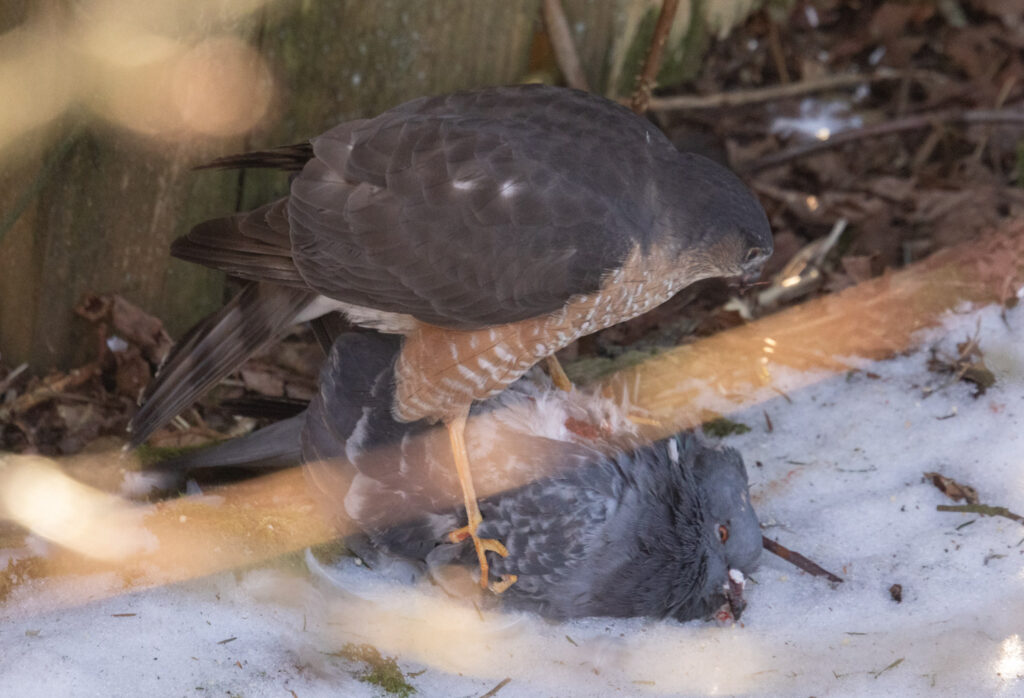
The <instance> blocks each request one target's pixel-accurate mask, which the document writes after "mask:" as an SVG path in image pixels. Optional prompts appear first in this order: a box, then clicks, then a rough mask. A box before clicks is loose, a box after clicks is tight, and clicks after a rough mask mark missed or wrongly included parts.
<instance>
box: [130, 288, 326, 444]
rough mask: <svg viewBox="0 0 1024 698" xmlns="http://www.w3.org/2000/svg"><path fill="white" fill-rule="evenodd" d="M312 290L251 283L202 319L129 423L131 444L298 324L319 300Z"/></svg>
mask: <svg viewBox="0 0 1024 698" xmlns="http://www.w3.org/2000/svg"><path fill="white" fill-rule="evenodd" d="M316 298H317V296H316V294H314V293H311V292H310V291H303V290H299V289H294V288H289V287H285V286H275V285H271V284H259V283H251V284H249V285H247V286H246V287H245V289H243V290H242V292H241V293H239V294H238V295H237V296H235V297H234V298H232V299H231V301H229V302H228V304H227V305H225V306H224V307H223V308H221V309H220V310H218V311H216V312H215V313H213V314H211V315H209V316H207V317H206V318H205V319H203V320H200V321H199V323H198V324H196V325H195V326H194V327H193V328H192V329H191V330H189V331H188V333H187V334H186V335H185V336H184V337H182V338H181V340H180V341H179V342H178V343H177V344H176V345H175V346H174V348H173V349H172V350H171V353H170V355H169V356H168V357H167V361H166V362H165V363H164V365H163V367H162V368H161V369H160V371H159V373H157V376H156V379H154V380H153V381H152V382H151V383H150V384H149V387H148V388H147V389H146V392H145V393H144V394H143V397H142V407H141V408H140V409H139V411H138V412H137V413H136V414H135V416H134V417H133V418H132V421H131V423H130V425H129V430H130V431H131V445H132V446H133V447H135V446H138V445H139V444H141V443H142V442H144V441H145V440H146V439H147V438H149V436H150V434H152V433H153V432H154V431H155V430H156V429H158V428H160V427H161V426H163V425H164V424H166V423H167V422H168V421H169V420H170V419H172V418H173V417H174V416H175V415H177V414H178V413H179V412H181V410H183V409H185V408H186V407H188V406H189V405H190V404H192V402H193V401H195V400H196V399H197V398H198V397H200V396H201V395H202V394H203V393H205V392H206V391H207V390H208V389H209V388H210V387H212V386H213V385H214V384H215V383H216V382H217V381H219V380H220V379H222V378H224V377H225V376H227V375H228V374H229V373H231V372H232V371H234V370H235V369H237V368H238V367H239V366H241V365H242V363H243V362H244V361H245V360H246V359H248V358H249V357H250V356H252V355H253V354H254V353H255V352H257V351H258V350H259V349H261V348H262V347H263V346H265V345H266V344H268V343H270V342H271V341H273V340H274V339H276V338H277V337H278V336H279V335H280V334H281V333H282V332H283V331H284V330H285V329H287V328H288V327H289V326H291V325H292V324H294V323H295V322H296V321H297V320H298V319H299V317H300V315H301V313H302V311H303V310H305V309H306V308H308V307H309V305H310V304H311V303H313V302H314V301H315V300H316Z"/></svg>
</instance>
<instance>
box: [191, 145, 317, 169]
mask: <svg viewBox="0 0 1024 698" xmlns="http://www.w3.org/2000/svg"><path fill="white" fill-rule="evenodd" d="M311 157H313V146H312V145H311V144H310V143H309V141H305V142H303V143H295V144H293V145H283V146H281V147H279V148H271V149H270V150H254V151H252V152H248V153H239V154H237V155H227V156H225V157H222V158H217V159H216V160H213V161H212V162H208V163H206V164H205V165H199V166H198V167H196V168H195V169H197V170H235V169H251V168H265V169H274V170H284V171H285V172H298V171H299V170H301V169H302V168H303V167H304V166H305V164H306V162H308V161H309V159H310V158H311Z"/></svg>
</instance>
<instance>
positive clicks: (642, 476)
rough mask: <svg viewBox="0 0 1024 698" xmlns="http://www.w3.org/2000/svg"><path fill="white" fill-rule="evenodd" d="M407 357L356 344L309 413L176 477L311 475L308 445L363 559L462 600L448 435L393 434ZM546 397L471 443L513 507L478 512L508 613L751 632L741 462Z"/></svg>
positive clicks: (749, 537) (335, 359)
mask: <svg viewBox="0 0 1024 698" xmlns="http://www.w3.org/2000/svg"><path fill="white" fill-rule="evenodd" d="M399 347H400V340H399V339H398V338H396V337H391V336H387V335H376V334H360V335H356V334H348V335H343V336H342V337H340V338H339V339H338V341H337V342H336V343H335V345H334V347H333V349H332V351H331V354H330V356H329V357H328V360H327V362H326V363H325V365H324V368H323V370H322V372H321V376H320V390H319V393H318V395H317V396H316V398H315V399H314V400H313V402H312V403H311V404H310V406H309V408H308V410H307V411H306V413H304V414H303V415H300V416H299V417H297V418H293V419H291V420H288V421H286V422H282V423H279V424H278V425H275V427H276V429H277V431H276V432H273V433H265V432H267V430H266V429H264V430H262V431H260V432H256V433H254V434H252V435H250V436H249V437H245V438H244V439H239V440H236V441H234V442H227V443H225V444H224V445H222V446H220V447H217V448H214V449H210V450H208V451H204V452H201V453H200V454H196V458H197V459H198V460H196V462H193V463H191V464H189V463H185V462H182V461H178V462H177V464H176V465H177V466H179V467H180V466H183V465H193V466H197V467H204V466H210V465H214V464H216V463H217V462H218V461H220V462H223V463H226V464H231V465H239V464H243V463H245V462H246V460H247V458H246V456H247V454H249V455H251V456H252V461H254V462H256V461H262V462H263V463H273V464H275V465H280V464H282V463H283V462H285V461H288V460H296V461H297V460H299V459H300V458H299V455H298V449H297V448H296V443H301V460H303V461H306V462H308V463H309V472H310V476H311V479H312V481H313V483H314V485H315V488H316V490H317V491H318V492H319V493H320V494H321V495H322V496H323V497H324V499H325V501H326V503H327V505H328V506H329V507H330V508H331V510H332V511H334V512H337V514H338V516H341V517H345V518H348V519H351V520H352V521H353V522H354V523H355V524H357V526H358V527H359V528H361V529H362V531H363V532H364V534H363V535H362V536H358V537H356V538H355V539H353V540H351V541H350V542H351V544H352V546H353V548H354V549H356V550H357V551H358V552H359V554H360V555H361V556H363V557H364V558H365V559H367V560H368V562H370V564H371V567H376V566H377V565H382V566H385V565H389V564H390V563H393V562H395V561H402V562H404V563H406V564H404V565H398V566H397V567H400V568H402V569H404V570H408V569H409V565H408V564H407V563H408V562H412V563H414V565H413V567H414V568H417V569H419V570H421V571H426V572H428V573H430V574H431V575H432V576H433V577H434V579H435V580H437V581H439V582H441V583H443V584H444V586H445V587H446V588H452V583H451V582H452V580H453V579H457V576H453V570H454V571H456V572H457V571H458V570H464V572H463V573H462V574H464V575H465V576H468V575H470V574H472V572H470V570H475V569H476V568H475V566H474V565H473V564H472V563H473V561H474V560H475V559H476V558H475V554H474V551H473V548H472V546H471V545H470V544H469V543H468V542H465V541H464V542H458V543H453V542H450V541H449V540H448V538H447V534H448V533H449V532H451V531H453V530H455V529H457V528H458V527H459V526H461V525H463V524H464V523H465V512H464V509H463V508H462V507H461V506H458V505H455V504H453V502H459V501H461V500H460V497H459V492H460V490H459V485H458V481H457V479H456V478H455V476H454V473H453V468H452V467H451V459H452V455H451V451H450V449H449V447H448V439H447V434H446V433H445V431H444V430H443V429H438V428H435V427H432V426H431V425H429V424H427V423H426V422H425V421H418V422H412V423H407V422H399V421H396V420H395V419H394V418H393V417H392V416H391V413H390V404H391V399H392V396H393V393H394V364H395V360H396V357H397V355H398V352H399ZM544 380H546V377H545V376H543V374H540V373H539V372H537V373H536V375H529V376H527V377H526V378H523V379H521V380H520V381H518V382H517V383H515V384H513V385H512V386H511V387H510V388H509V389H507V390H506V391H505V392H504V393H502V394H501V395H499V396H497V397H495V398H492V399H490V400H488V401H485V402H482V403H480V404H478V405H476V406H475V407H474V411H473V415H474V418H473V419H471V420H470V423H469V426H468V428H467V432H466V437H467V445H468V449H469V453H470V455H471V457H472V459H473V462H474V464H476V465H478V466H479V467H480V469H481V470H480V471H478V472H475V473H474V479H475V481H476V482H477V484H478V487H481V489H484V490H486V491H493V492H498V493H497V494H493V495H491V496H488V497H485V498H483V499H481V501H480V508H481V511H482V512H483V514H484V521H483V524H481V529H482V534H483V535H486V536H495V537H500V538H501V539H502V540H503V541H505V544H506V547H507V549H508V552H509V555H508V557H505V558H500V557H498V556H497V555H494V554H491V555H490V556H489V557H490V558H491V566H490V579H491V581H492V582H494V583H495V584H500V582H501V580H503V579H504V580H508V579H510V578H511V575H515V577H516V582H515V583H514V584H512V585H511V586H509V587H508V588H507V590H505V591H504V592H503V593H502V594H500V595H498V596H497V597H494V598H496V600H497V603H499V604H502V605H505V606H507V607H512V608H520V609H526V610H531V611H534V612H537V613H540V614H542V615H544V616H547V617H550V618H555V619H565V618H574V617H583V616H619V617H625V616H647V617H657V618H660V617H671V618H675V619H678V620H687V619H692V618H701V617H707V616H709V615H712V614H715V613H716V612H722V613H727V614H728V615H731V616H732V617H738V616H739V614H740V612H741V611H742V608H743V605H744V603H743V600H742V593H741V592H742V579H743V575H742V573H746V572H749V571H750V570H752V569H753V568H754V566H755V565H756V563H757V560H758V557H759V555H760V550H761V533H760V528H759V525H758V521H757V517H756V515H755V513H754V510H753V508H752V507H751V504H750V501H749V493H748V488H747V476H746V471H745V470H744V467H743V462H742V460H741V458H740V456H739V454H738V453H737V452H736V451H734V450H732V449H718V448H711V447H708V446H706V445H703V444H701V443H699V442H698V440H697V439H696V437H694V436H692V435H687V434H680V435H677V436H673V437H671V438H668V439H664V440H662V441H658V442H656V443H653V444H649V445H641V444H639V442H638V439H637V438H636V436H635V435H634V434H633V432H632V426H631V423H630V422H629V420H628V419H626V418H625V417H624V416H623V415H622V414H621V412H620V411H619V410H618V408H616V407H615V406H614V405H613V404H611V403H610V402H609V401H607V400H604V399H601V398H599V397H597V396H593V395H587V394H585V393H584V392H582V391H573V392H571V393H566V392H565V391H561V390H554V389H551V387H550V386H548V385H543V384H541V385H538V384H537V381H544ZM218 451H219V453H218ZM275 456H277V458H276V459H275ZM524 483H525V484H524ZM469 586H470V585H468V584H466V585H463V586H462V587H461V588H468V587H469Z"/></svg>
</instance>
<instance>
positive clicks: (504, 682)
mask: <svg viewBox="0 0 1024 698" xmlns="http://www.w3.org/2000/svg"><path fill="white" fill-rule="evenodd" d="M511 681H512V677H510V676H506V677H505V678H503V679H502V680H501V683H499V684H498V685H497V686H495V687H494V688H492V689H491V690H489V691H488V692H487V693H485V694H483V695H482V696H480V698H494V696H496V695H498V691H500V690H501V689H503V688H505V686H507V685H509V683H511Z"/></svg>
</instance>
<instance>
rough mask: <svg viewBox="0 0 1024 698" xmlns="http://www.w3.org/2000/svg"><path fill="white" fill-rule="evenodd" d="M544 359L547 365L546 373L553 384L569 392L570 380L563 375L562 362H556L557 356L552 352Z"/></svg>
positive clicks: (570, 387) (570, 388)
mask: <svg viewBox="0 0 1024 698" xmlns="http://www.w3.org/2000/svg"><path fill="white" fill-rule="evenodd" d="M545 361H547V365H548V375H549V376H551V382H552V383H554V384H555V387H556V388H560V389H562V390H564V391H565V392H570V391H571V390H572V381H570V380H569V376H567V375H565V369H564V368H562V364H560V363H558V358H557V357H556V356H555V355H554V354H549V355H548V357H547V359H545Z"/></svg>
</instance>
